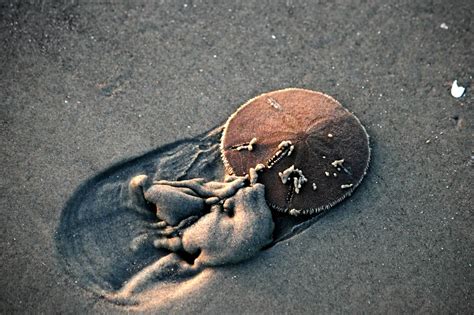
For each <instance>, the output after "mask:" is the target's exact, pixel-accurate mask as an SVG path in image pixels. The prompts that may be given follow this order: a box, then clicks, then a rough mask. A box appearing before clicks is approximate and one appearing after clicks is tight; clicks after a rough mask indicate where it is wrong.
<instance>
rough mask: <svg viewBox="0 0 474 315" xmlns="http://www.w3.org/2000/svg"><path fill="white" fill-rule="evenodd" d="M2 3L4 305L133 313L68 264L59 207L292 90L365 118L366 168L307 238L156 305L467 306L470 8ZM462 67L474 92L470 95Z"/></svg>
mask: <svg viewBox="0 0 474 315" xmlns="http://www.w3.org/2000/svg"><path fill="white" fill-rule="evenodd" d="M0 8H1V9H0V38H1V40H2V51H1V52H0V74H1V75H0V96H1V97H0V99H1V101H0V102H1V106H0V119H1V124H0V126H1V136H0V140H1V144H2V150H1V151H0V153H1V157H2V165H3V167H2V173H1V180H0V181H1V188H2V194H1V199H0V200H1V205H2V211H3V212H2V213H3V216H2V219H1V221H0V222H1V225H2V227H3V228H2V229H1V240H2V242H1V251H0V252H1V254H0V257H1V258H0V259H1V262H2V264H1V268H2V269H1V273H2V277H1V279H0V287H1V288H2V289H1V291H0V312H2V313H6V312H23V313H26V312H33V311H35V312H52V311H56V312H84V311H87V312H120V311H122V310H123V309H121V308H120V307H117V306H114V305H112V304H110V303H108V302H106V301H104V300H103V299H99V298H97V297H96V296H95V295H93V294H91V293H90V292H89V291H87V290H84V289H82V288H81V287H80V286H79V285H78V284H79V282H80V281H78V279H74V278H73V277H70V276H68V275H67V274H66V273H65V272H64V270H63V266H62V265H61V262H60V260H59V259H58V253H57V250H56V243H55V238H56V237H57V236H56V235H55V233H56V231H57V228H58V225H59V221H60V216H61V212H62V210H63V208H64V207H65V205H66V202H67V201H68V200H69V198H71V196H72V195H73V193H74V192H75V191H76V189H77V188H78V187H79V186H80V185H81V184H83V183H84V182H85V181H86V180H87V179H90V178H92V177H93V176H95V175H97V174H98V173H99V172H101V171H103V170H104V169H106V168H108V167H110V166H111V165H112V164H115V163H119V162H121V161H123V160H125V159H129V158H132V157H135V156H140V155H143V154H145V153H147V152H150V151H152V150H154V149H155V148H158V147H161V146H163V145H165V144H167V143H172V142H174V141H177V140H180V139H185V138H193V137H196V136H197V135H199V134H202V133H204V132H206V131H207V130H210V129H212V128H214V127H216V126H219V125H221V124H222V123H223V122H224V121H225V120H226V119H227V117H228V116H229V115H230V114H231V113H233V112H234V111H235V110H236V109H237V108H238V107H239V106H240V105H241V104H243V103H244V102H245V101H247V100H248V99H250V98H252V97H254V96H256V95H259V94H261V93H263V92H267V91H271V90H275V89H281V88H286V87H301V88H308V89H312V90H319V91H323V92H325V93H328V94H330V95H331V96H333V97H335V98H336V99H337V100H338V101H340V102H341V104H342V105H343V106H345V107H346V108H348V109H349V110H350V111H351V112H353V113H354V114H355V115H357V117H358V118H359V119H360V120H361V122H362V124H363V125H364V126H365V127H366V129H367V132H368V133H369V135H370V137H371V147H372V160H371V165H370V167H369V171H368V174H367V177H366V178H365V179H364V181H363V182H362V184H361V185H360V187H359V188H358V189H357V190H356V192H355V193H354V195H353V196H352V197H351V198H349V199H348V200H346V201H344V202H343V203H341V204H340V205H337V206H336V207H335V208H333V209H332V210H331V211H330V212H329V213H328V214H327V215H325V216H324V217H323V218H321V219H320V220H318V221H317V222H315V223H314V224H313V225H312V226H311V227H310V228H309V229H306V230H305V231H304V232H303V233H300V234H298V235H297V236H295V237H293V238H290V239H288V240H286V241H284V242H281V243H279V244H277V245H276V246H274V247H272V248H271V249H269V250H266V251H264V252H262V253H261V254H260V255H259V256H257V257H256V258H255V259H252V260H250V261H247V262H245V263H241V264H238V265H234V266H227V267H223V268H218V269H217V270H215V272H213V273H212V275H207V274H206V277H207V276H209V278H208V279H207V284H206V285H202V286H199V285H194V286H193V288H194V287H197V289H196V290H190V291H189V292H188V291H185V292H183V294H176V293H173V292H170V293H169V295H166V296H167V297H169V303H164V304H163V305H161V306H160V308H159V309H158V310H159V311H161V312H180V313H193V312H202V313H236V312H239V313H242V312H243V313H256V312H260V313H275V312H278V313H283V312H293V313H314V312H319V313H326V312H330V313H343V312H371V313H372V312H430V313H447V312H450V313H454V312H457V313H468V312H469V311H470V310H472V308H473V305H472V304H473V303H472V300H474V296H473V292H472V290H473V283H474V273H473V267H472V265H473V264H474V257H473V256H474V255H473V254H472V248H473V245H474V244H473V243H474V242H473V239H474V236H473V233H472V226H473V219H472V203H473V200H472V199H473V198H472V188H471V187H472V183H473V182H472V177H473V176H472V164H473V159H472V154H473V153H472V149H473V143H472V133H473V129H472V120H473V118H474V117H473V113H472V94H471V90H472V77H471V75H472V73H473V64H474V62H473V57H472V50H473V47H472V40H471V37H472V19H471V18H470V16H471V15H472V11H473V5H472V4H470V3H469V2H468V1H455V2H450V3H448V2H441V1H439V2H435V3H432V2H428V1H424V2H423V3H418V4H413V3H412V2H409V1H407V2H406V3H405V4H397V5H394V4H385V3H384V2H382V1H380V2H373V3H369V4H367V3H353V4H351V5H336V4H332V3H321V4H314V3H311V4H310V3H304V2H299V1H286V2H281V3H274V4H268V5H265V4H257V3H251V4H248V5H245V6H244V5H235V4H233V3H232V2H231V1H229V2H228V3H221V4H213V3H208V2H197V1H195V2H186V3H185V2H182V3H172V2H167V1H165V2H163V3H162V4H145V3H140V4H135V3H132V2H130V3H125V4H116V5H114V6H106V5H105V4H103V3H101V4H91V5H78V4H76V3H75V2H74V1H72V2H67V3H65V4H61V5H54V6H53V5H51V4H49V3H48V2H38V3H37V4H34V5H28V4H20V3H17V2H13V1H12V5H10V4H2V5H1V7H0ZM442 23H445V24H446V25H447V26H448V29H445V28H441V27H440V25H441V24H442ZM454 79H457V80H458V83H459V84H461V85H463V86H466V87H467V88H468V89H467V92H466V94H465V95H464V96H463V97H461V98H460V99H455V98H453V97H452V96H451V95H450V87H451V83H452V81H453V80H454ZM79 280H80V279H79ZM76 281H77V282H78V284H76V283H75V282H76ZM173 296H174V298H173Z"/></svg>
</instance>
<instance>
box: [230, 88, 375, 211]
mask: <svg viewBox="0 0 474 315" xmlns="http://www.w3.org/2000/svg"><path fill="white" fill-rule="evenodd" d="M221 154H222V159H223V161H224V165H225V168H226V172H227V173H228V174H235V175H239V176H242V175H245V174H247V173H248V172H249V170H250V169H251V168H253V167H255V165H258V164H263V166H264V169H262V170H261V171H260V172H261V175H260V176H259V182H261V183H263V184H264V185H265V187H266V191H265V194H266V199H267V202H268V204H269V205H270V206H271V207H272V208H273V209H275V210H277V211H280V212H285V213H290V214H291V215H309V214H315V213H319V212H321V211H323V210H325V209H328V208H330V207H332V206H334V205H335V204H337V203H338V202H340V201H342V200H343V199H344V198H346V197H347V196H349V195H350V194H351V193H352V192H353V191H354V189H355V188H356V187H357V186H358V185H359V184H360V182H361V181H362V178H363V177H364V175H365V174H366V172H367V168H368V165H369V160H370V148H369V136H368V134H367V132H366V130H365V128H364V127H363V126H362V124H361V123H360V121H359V119H358V118H357V117H356V116H354V115H353V114H352V113H350V112H349V111H348V110H347V109H345V108H344V107H343V106H342V105H341V104H340V103H339V102H338V101H336V100H335V99H334V98H332V97H331V96H329V95H326V94H323V93H321V92H315V91H311V90H305V89H296V88H290V89H283V90H278V91H273V92H269V93H264V94H262V95H259V96H257V97H255V98H253V99H251V100H249V101H248V102H247V103H245V104H244V105H242V106H241V107H240V108H239V109H238V110H237V111H236V112H235V113H234V114H233V115H232V116H231V117H230V118H229V119H228V121H227V123H226V125H225V129H224V132H223V135H222V140H221Z"/></svg>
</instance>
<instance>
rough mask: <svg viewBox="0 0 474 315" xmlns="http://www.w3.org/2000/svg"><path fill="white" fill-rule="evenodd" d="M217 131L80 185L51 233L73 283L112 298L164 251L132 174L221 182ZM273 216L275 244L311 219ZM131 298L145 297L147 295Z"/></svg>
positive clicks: (168, 277)
mask: <svg viewBox="0 0 474 315" xmlns="http://www.w3.org/2000/svg"><path fill="white" fill-rule="evenodd" d="M222 130H223V127H218V128H215V129H213V130H211V131H209V132H207V133H205V134H203V135H200V136H197V137H195V138H192V139H186V140H182V141H177V142H174V143H171V144H168V145H165V146H163V147H160V148H157V149H155V150H153V151H151V152H149V153H147V154H144V155H143V156H140V157H136V158H132V159H130V160H126V161H124V162H121V163H118V164H116V165H114V166H112V167H110V168H108V169H106V170H104V171H103V172H101V173H99V174H98V175H96V176H94V177H93V178H91V179H89V180H88V181H86V182H85V183H84V184H83V185H81V187H79V188H78V190H77V191H76V192H75V193H74V195H73V196H72V197H71V199H70V200H69V201H68V202H67V204H66V206H65V208H64V210H63V212H62V216H61V220H60V223H59V226H58V228H57V233H56V243H57V253H58V256H59V260H60V262H61V264H62V265H63V266H64V269H65V271H66V272H67V273H68V274H69V275H70V276H71V277H72V278H73V280H74V281H75V282H76V283H77V284H78V285H80V286H82V287H83V288H85V289H87V290H90V291H92V292H94V293H96V294H98V295H100V296H110V295H111V294H113V293H114V292H117V291H118V290H120V289H121V288H122V287H123V286H124V284H125V283H127V281H129V280H130V279H131V278H132V277H133V276H134V275H136V274H137V273H139V272H141V271H142V270H144V269H145V268H147V267H148V266H150V265H152V264H153V263H156V262H157V261H159V260H160V258H163V257H165V256H166V255H169V254H170V252H169V251H167V250H163V249H157V248H155V247H154V246H153V238H154V233H155V232H156V231H155V230H154V229H153V228H152V225H153V224H154V223H156V216H155V214H154V213H153V212H151V211H147V210H146V209H143V208H140V207H136V205H135V204H134V203H133V202H132V200H130V195H129V193H128V188H129V182H130V180H131V179H132V178H133V177H134V176H136V175H137V174H146V175H147V176H149V177H151V178H156V179H165V180H170V181H176V180H186V179H191V178H196V177H201V178H204V179H206V180H209V181H211V180H222V178H223V177H224V174H225V171H224V166H223V163H222V161H221V157H220V150H219V144H220V139H221V136H222ZM273 216H274V217H273V221H274V224H275V229H274V232H273V242H272V243H271V244H269V245H268V246H267V248H270V247H271V246H272V245H273V244H275V242H278V241H279V240H282V239H286V238H288V237H290V236H291V235H293V234H294V233H297V232H299V231H300V230H302V229H304V228H306V227H307V226H309V225H310V222H312V220H315V218H314V217H305V218H296V217H291V216H283V215H281V214H278V213H273ZM304 223H306V224H304ZM195 275H196V274H195V273H182V274H177V273H173V272H169V273H167V274H164V276H162V277H161V278H160V279H156V286H157V287H159V286H160V285H161V286H163V288H165V287H167V288H168V287H169V286H170V285H171V284H172V285H173V286H174V287H176V285H179V284H180V283H181V284H183V285H184V284H187V285H188V286H189V281H188V280H189V278H190V277H192V276H195ZM150 292H159V290H158V291H156V287H155V288H153V290H148V291H146V292H142V293H141V296H142V297H148V298H149V297H150V294H151V293H150ZM135 300H136V301H138V302H140V303H143V302H144V301H146V298H142V299H140V297H137V299H135ZM116 302H117V301H116ZM118 302H120V301H118Z"/></svg>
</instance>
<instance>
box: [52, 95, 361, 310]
mask: <svg viewBox="0 0 474 315" xmlns="http://www.w3.org/2000/svg"><path fill="white" fill-rule="evenodd" d="M222 130H223V128H216V129H215V130H213V131H211V132H210V133H208V134H206V135H205V136H199V137H196V138H195V139H190V140H185V141H178V142H176V143H174V144H170V145H168V146H165V147H163V148H158V149H156V150H155V151H152V152H150V153H148V154H146V155H144V156H142V157H139V158H136V159H133V160H129V161H125V162H123V163H121V164H118V165H116V166H113V167H111V168H110V169H108V170H106V171H104V172H102V173H101V174H99V175H97V176H96V177H95V178H93V179H91V180H90V181H88V182H86V183H85V184H84V185H83V186H82V187H81V188H80V189H79V190H78V191H77V192H76V194H75V195H74V196H73V197H72V198H71V200H70V201H69V202H68V204H67V205H66V207H65V209H64V211H63V216H62V219H61V224H60V226H59V228H58V234H57V242H58V251H59V254H60V255H61V256H62V259H63V263H64V266H65V268H66V269H67V270H68V272H69V273H70V274H71V275H72V276H73V277H74V278H75V280H76V281H78V282H79V283H80V284H81V285H83V286H84V287H86V288H88V289H90V290H92V291H94V292H96V293H97V294H99V295H101V296H103V297H105V298H106V299H108V300H109V301H112V302H115V303H117V304H123V305H128V306H131V307H134V308H140V309H142V308H147V307H151V306H156V305H160V304H161V303H167V302H169V301H168V300H167V299H166V298H165V296H167V297H170V298H171V297H172V296H174V297H176V296H179V295H182V294H186V293H185V292H188V291H189V290H194V289H197V284H196V283H195V282H193V279H198V278H199V277H201V276H202V275H203V274H209V272H210V271H212V270H214V268H213V267H216V266H222V265H227V264H233V263H238V262H241V261H243V260H245V259H248V258H250V257H252V256H255V255H256V254H257V253H258V252H260V251H261V250H263V249H266V248H269V247H271V246H272V245H273V244H275V243H276V242H278V241H280V240H282V239H285V238H288V237H291V236H292V235H294V234H296V233H298V232H299V231H301V230H303V229H305V228H307V227H308V226H309V224H310V223H308V222H314V221H312V220H314V219H315V217H314V216H313V217H311V216H304V215H301V216H297V215H298V214H311V213H315V212H317V211H319V210H320V209H324V208H328V207H329V206H331V205H333V204H334V203H336V202H337V201H339V200H341V199H342V198H344V197H345V196H347V195H348V193H350V192H351V191H352V190H353V189H354V188H355V187H356V186H357V185H358V184H359V182H360V180H361V178H362V176H363V175H364V173H365V171H366V168H367V163H368V159H369V149H368V139H367V135H366V133H365V130H364V129H363V127H362V126H361V125H360V123H359V121H358V120H357V119H356V118H355V117H354V116H353V115H351V114H350V113H349V112H347V111H346V110H345V109H344V108H342V106H341V105H339V103H337V102H336V101H335V100H333V99H332V98H330V97H328V96H326V95H324V94H321V93H317V92H311V91H307V90H300V89H288V90H282V91H276V92H272V93H268V94H263V95H261V96H259V97H257V98H255V99H253V100H251V101H249V102H248V103H247V104H246V105H244V106H243V107H241V108H240V109H239V110H238V111H237V113H236V114H234V115H233V116H232V117H231V118H230V119H229V121H228V123H227V124H226V129H225V131H224V132H222ZM219 140H221V142H220V143H219ZM221 157H222V158H223V160H224V161H222V160H221ZM223 162H224V163H223ZM224 165H225V166H226V169H224ZM268 205H270V206H271V207H272V208H274V209H277V210H283V211H286V212H289V214H282V213H278V212H274V211H272V209H271V207H269V206H268ZM290 207H291V209H290ZM293 208H294V209H293ZM199 279H200V280H202V278H199ZM201 285H202V281H201ZM170 290H171V291H172V293H170ZM178 293H179V294H178Z"/></svg>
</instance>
